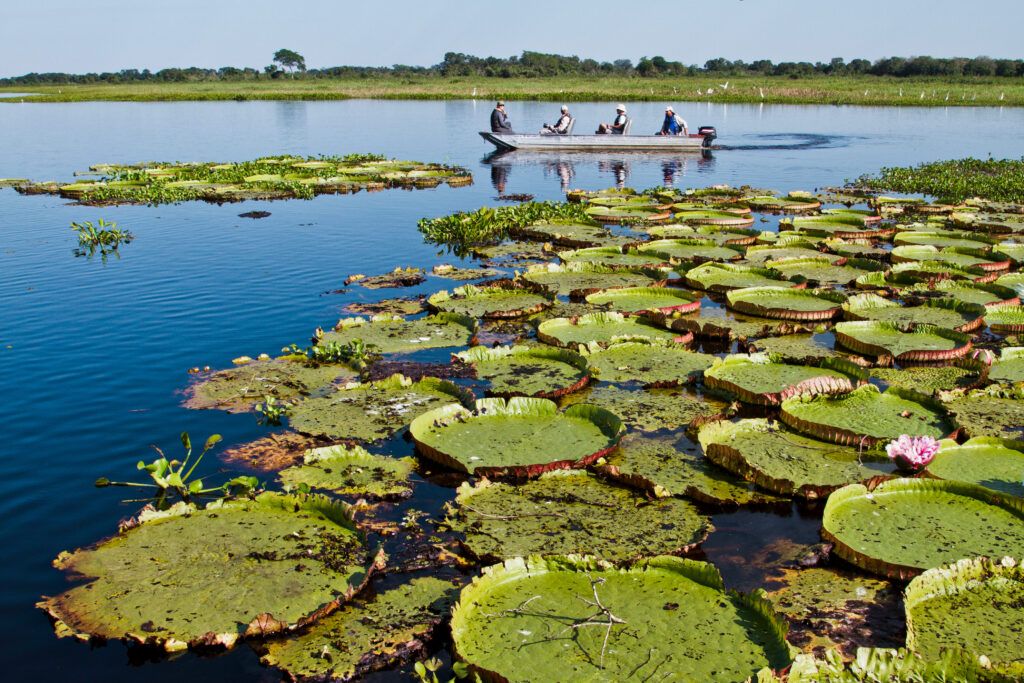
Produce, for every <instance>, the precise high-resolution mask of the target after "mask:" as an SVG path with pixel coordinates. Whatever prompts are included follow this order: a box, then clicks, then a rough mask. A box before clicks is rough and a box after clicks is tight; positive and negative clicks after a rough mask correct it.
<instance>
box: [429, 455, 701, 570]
mask: <svg viewBox="0 0 1024 683" xmlns="http://www.w3.org/2000/svg"><path fill="white" fill-rule="evenodd" d="M445 523H446V524H447V525H448V526H450V527H451V528H452V529H453V530H454V531H455V532H457V533H459V534H462V535H463V536H465V539H466V540H465V541H464V545H465V547H467V548H468V549H469V551H470V552H471V553H472V555H473V556H475V557H477V558H480V559H482V560H483V561H486V562H497V561H501V560H503V559H507V558H510V557H526V556H528V555H553V554H554V555H560V554H568V553H572V552H573V551H583V550H586V551H587V552H588V553H590V554H592V555H596V556H598V557H600V558H602V559H604V560H608V561H610V562H623V561H629V560H635V559H637V558H639V557H649V556H651V555H667V554H671V553H679V552H687V551H689V550H692V549H693V548H695V547H697V546H698V545H700V543H701V542H702V541H703V540H704V539H705V538H707V535H708V533H709V532H710V531H711V528H712V527H711V523H710V520H709V519H708V518H707V517H705V516H704V515H702V514H700V512H698V511H697V509H696V508H695V507H694V506H693V504H691V503H688V502H686V501H684V500H680V499H677V498H668V499H659V500H655V501H649V500H648V499H647V497H646V496H644V495H643V494H642V493H640V492H638V491H635V490H633V489H629V488H626V487H623V486H618V485H615V484H609V483H607V482H605V481H602V480H601V479H598V478H597V477H595V476H594V475H593V474H589V473H587V472H583V471H580V470H561V471H556V472H548V473H546V474H542V475H541V476H540V477H538V478H537V479H533V480H530V481H528V482H526V483H524V484H519V485H512V484H501V483H492V482H489V481H487V480H486V479H484V480H483V481H481V482H480V483H479V484H477V485H476V486H470V485H469V483H464V484H462V486H460V487H459V490H458V494H457V495H456V497H455V502H454V504H452V505H450V506H449V510H448V517H447V518H446V520H445Z"/></svg>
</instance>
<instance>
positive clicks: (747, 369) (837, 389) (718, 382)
mask: <svg viewBox="0 0 1024 683" xmlns="http://www.w3.org/2000/svg"><path fill="white" fill-rule="evenodd" d="M867 381H868V373H867V372H866V371H865V370H864V369H863V368H861V367H860V366H857V365H855V364H853V363H851V362H850V361H847V360H843V359H841V358H825V359H823V360H822V361H821V362H820V364H819V365H818V367H811V366H807V365H790V364H787V363H784V362H782V359H781V358H779V357H778V356H772V355H770V354H765V353H755V354H736V355H731V356H726V357H725V358H719V359H716V360H715V362H714V364H713V365H712V366H711V368H709V369H708V370H705V371H704V384H705V386H707V387H708V388H709V389H713V390H715V391H720V392H724V393H726V394H729V395H731V396H735V397H736V398H738V399H739V400H740V401H742V402H743V403H753V404H756V405H767V406H777V405H780V404H781V403H782V402H783V401H784V400H786V399H788V398H792V397H793V396H818V395H822V394H845V393H847V392H849V391H853V390H854V389H856V388H857V387H859V386H862V385H864V384H867Z"/></svg>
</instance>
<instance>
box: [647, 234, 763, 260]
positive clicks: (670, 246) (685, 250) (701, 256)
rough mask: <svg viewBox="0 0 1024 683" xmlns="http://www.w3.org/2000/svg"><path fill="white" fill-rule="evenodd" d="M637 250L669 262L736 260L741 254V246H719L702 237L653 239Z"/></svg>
mask: <svg viewBox="0 0 1024 683" xmlns="http://www.w3.org/2000/svg"><path fill="white" fill-rule="evenodd" d="M638 251H639V252H640V253H641V254H645V255H650V256H655V257H657V258H661V259H664V260H666V261H671V262H675V261H695V262H697V263H703V262H705V261H736V260H738V259H740V258H742V256H743V252H742V250H741V248H736V249H734V248H731V247H727V246H721V245H718V244H716V243H715V242H712V241H711V240H704V239H668V240H654V241H653V242H647V243H645V244H642V245H640V247H639V248H638Z"/></svg>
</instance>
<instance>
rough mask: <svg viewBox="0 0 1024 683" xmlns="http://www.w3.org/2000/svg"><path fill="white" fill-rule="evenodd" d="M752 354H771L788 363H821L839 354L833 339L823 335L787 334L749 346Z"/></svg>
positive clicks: (755, 342)
mask: <svg viewBox="0 0 1024 683" xmlns="http://www.w3.org/2000/svg"><path fill="white" fill-rule="evenodd" d="M747 349H748V351H750V352H751V353H770V354H773V355H775V356H778V357H779V358H781V359H782V360H783V361H785V362H787V363H804V364H815V363H820V362H821V360H822V359H823V358H834V357H836V356H837V355H838V354H837V353H836V351H835V349H834V348H833V344H832V340H831V338H829V337H827V336H826V335H823V334H787V335H785V336H783V337H764V338H761V339H757V340H755V341H753V342H750V343H749V344H748V345H747Z"/></svg>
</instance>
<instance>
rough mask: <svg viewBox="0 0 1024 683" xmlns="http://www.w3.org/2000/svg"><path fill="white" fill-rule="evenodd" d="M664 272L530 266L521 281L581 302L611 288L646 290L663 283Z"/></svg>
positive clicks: (573, 265) (578, 265)
mask: <svg viewBox="0 0 1024 683" xmlns="http://www.w3.org/2000/svg"><path fill="white" fill-rule="evenodd" d="M662 275H664V273H663V272H658V271H651V270H643V271H632V270H623V269H621V268H610V267H608V266H602V265H599V264H596V263H588V262H585V261H578V262H571V263H565V264H556V263H545V264H541V265H536V266H532V267H531V268H530V269H529V270H527V271H526V272H525V273H521V274H520V277H521V278H522V279H524V280H527V281H528V282H532V283H534V284H536V285H540V286H541V287H544V288H546V289H548V290H550V291H552V292H554V293H555V294H559V295H561V296H568V297H569V298H570V299H582V298H583V297H584V296H586V295H587V294H592V293H593V292H597V291H600V290H602V289H610V288H612V287H649V286H651V285H653V284H654V283H655V282H657V281H660V280H662V279H664V278H663V277H662Z"/></svg>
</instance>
